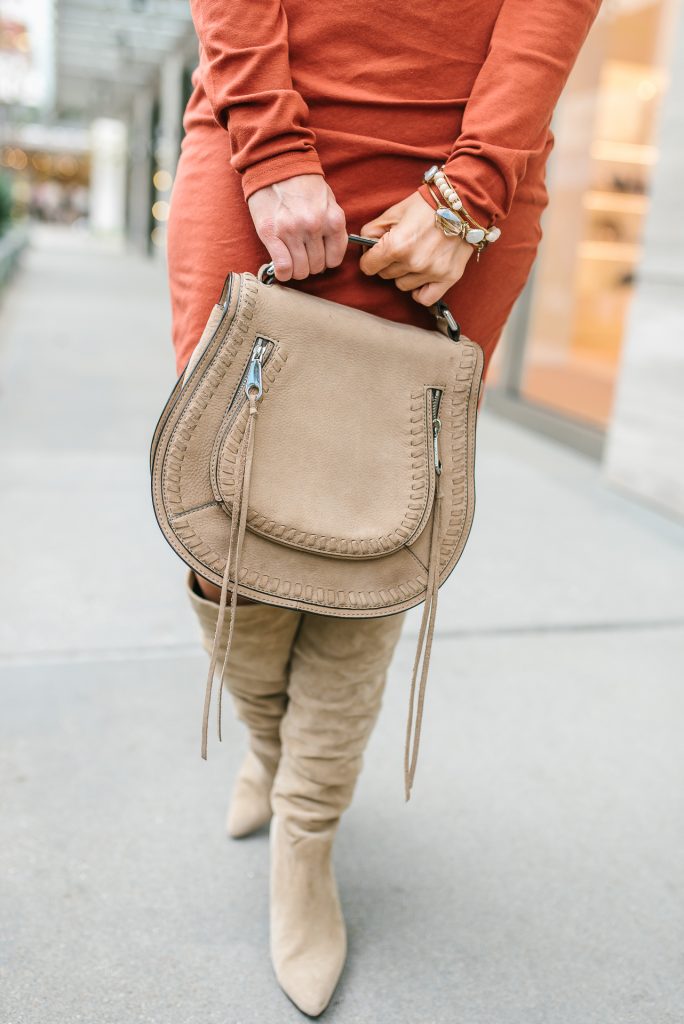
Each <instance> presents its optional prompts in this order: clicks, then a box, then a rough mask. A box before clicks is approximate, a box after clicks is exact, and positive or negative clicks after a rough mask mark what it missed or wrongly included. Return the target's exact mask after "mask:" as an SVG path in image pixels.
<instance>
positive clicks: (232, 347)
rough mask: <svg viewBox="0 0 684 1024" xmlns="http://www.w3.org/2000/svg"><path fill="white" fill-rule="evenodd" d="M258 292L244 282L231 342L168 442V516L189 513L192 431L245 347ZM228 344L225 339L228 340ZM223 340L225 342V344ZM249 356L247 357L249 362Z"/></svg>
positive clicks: (207, 372) (212, 364) (216, 359)
mask: <svg viewBox="0 0 684 1024" xmlns="http://www.w3.org/2000/svg"><path fill="white" fill-rule="evenodd" d="M256 295H257V285H256V281H251V280H249V279H247V280H244V281H243V286H242V288H241V289H240V296H239V299H238V307H237V310H236V312H235V317H234V319H233V321H232V323H231V324H230V327H229V329H228V335H229V336H231V335H232V337H230V341H229V342H228V343H227V344H226V345H225V348H223V350H221V349H219V352H218V354H217V355H216V356H215V357H214V358H213V359H212V361H211V362H210V364H209V366H208V367H207V369H206V370H205V371H204V374H203V375H202V380H201V381H200V382H199V384H197V385H196V386H195V389H194V391H193V395H192V397H191V400H190V401H189V402H188V404H187V406H186V407H185V408H184V409H183V410H182V412H181V414H180V416H179V418H178V422H177V423H176V425H175V427H174V428H173V432H172V434H171V437H170V439H169V442H168V446H167V449H166V455H165V458H164V466H163V471H162V495H163V500H164V504H165V506H166V511H167V515H169V516H174V517H175V516H177V515H178V514H180V513H183V512H185V511H186V510H185V508H184V507H183V501H182V497H181V469H182V466H183V459H184V458H185V453H186V452H187V449H188V445H189V444H190V440H191V437H192V434H193V433H194V431H195V429H196V427H197V425H198V423H199V421H200V418H201V416H202V414H203V412H204V410H205V409H206V407H207V405H208V404H209V402H210V401H211V399H212V398H213V396H214V394H215V393H216V389H217V388H218V386H219V385H220V383H221V381H222V380H223V378H224V377H225V375H226V373H227V372H228V370H229V369H230V368H231V366H232V365H233V363H234V362H235V357H236V356H237V355H238V353H239V351H240V349H241V348H242V346H243V344H244V342H245V339H246V336H247V331H248V329H249V326H250V323H251V321H252V317H253V315H254V306H255V300H256ZM224 343H225V339H224ZM224 343H222V344H224ZM248 358H249V355H247V357H246V361H247V359H248Z"/></svg>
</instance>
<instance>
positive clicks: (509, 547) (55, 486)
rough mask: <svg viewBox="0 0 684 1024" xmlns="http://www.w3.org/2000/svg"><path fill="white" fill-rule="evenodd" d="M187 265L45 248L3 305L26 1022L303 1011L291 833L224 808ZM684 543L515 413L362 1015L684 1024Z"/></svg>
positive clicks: (392, 868) (373, 907)
mask: <svg viewBox="0 0 684 1024" xmlns="http://www.w3.org/2000/svg"><path fill="white" fill-rule="evenodd" d="M168 328H169V325H168V316H167V312H166V295H165V284H164V277H163V272H162V271H161V269H160V267H159V266H156V265H154V264H151V263H148V262H143V261H142V260H140V259H138V258H137V257H133V256H130V255H128V256H126V257H125V258H124V256H123V255H122V254H121V253H120V252H118V251H116V250H114V249H111V248H108V247H106V246H103V245H98V244H95V243H93V242H90V241H88V240H86V239H84V238H82V237H79V236H77V235H68V234H64V233H61V232H46V231H42V232H39V233H38V234H37V235H36V238H35V243H34V247H33V249H32V251H31V252H30V254H29V257H28V259H27V260H26V266H25V269H24V271H23V272H22V274H21V275H20V276H19V277H18V278H17V279H16V281H15V283H14V285H13V286H12V288H11V290H10V293H9V294H8V296H7V298H6V300H5V302H4V306H3V309H2V311H0V382H1V388H2V392H1V395H0V446H1V451H0V473H1V476H0V480H1V485H0V486H1V488H2V499H1V501H2V518H3V536H4V541H5V543H4V545H3V548H2V551H1V553H0V571H1V573H2V580H3V588H2V595H1V597H0V652H1V656H0V702H1V713H0V732H1V735H2V746H1V748H0V750H1V753H0V781H1V784H2V790H3V795H2V815H0V885H1V886H2V915H1V918H0V940H1V943H2V946H1V948H2V953H1V954H0V957H1V959H0V1024H72V1022H77V1021H83V1022H87V1024H99V1022H107V1024H143V1022H144V1024H147V1022H154V1024H272V1022H287V1021H292V1022H296V1021H298V1020H302V1019H303V1018H302V1017H301V1015H299V1014H298V1012H297V1011H296V1010H295V1009H294V1008H293V1007H292V1006H291V1004H290V1003H289V1002H288V1001H287V1000H286V998H285V997H284V996H283V995H282V993H281V992H280V991H279V989H278V988H277V986H276V984H275V982H274V980H273V977H272V973H271V968H270V964H269V961H268V927H267V891H266V890H267V865H268V848H267V847H268V844H267V838H266V836H265V835H261V836H257V837H255V838H253V839H250V840H246V841H243V842H240V843H231V842H229V841H228V840H227V839H225V838H224V835H223V831H222V828H223V814H224V810H225V804H226V798H227V793H228V791H229V788H230V784H231V779H232V776H233V773H234V771H235V768H236V766H237V764H238V762H239V759H240V756H241V751H242V736H241V735H240V733H239V730H238V729H237V727H236V726H234V725H233V726H232V727H230V728H229V729H228V730H227V732H228V736H227V739H226V741H224V744H223V746H222V747H221V748H219V746H218V744H216V743H215V744H214V745H213V750H212V751H211V754H210V759H209V762H208V764H204V763H203V762H201V761H200V758H199V754H198V732H199V719H200V714H201V691H202V688H203V673H204V670H205V658H204V656H203V654H202V652H201V651H200V649H199V646H198V643H197V636H196V630H195V626H194V623H193V622H192V620H191V617H190V614H189V611H188V609H187V607H186V604H185V600H184V596H183V593H182V578H183V570H182V567H181V566H180V564H179V562H178V560H177V559H176V558H175V557H174V555H173V554H172V552H171V551H170V549H168V548H167V546H166V544H165V542H164V541H163V539H162V538H161V535H160V534H158V531H157V528H156V525H155V523H154V519H153V515H152V511H151V507H150V502H149V497H148V471H147V465H146V459H147V445H148V441H149V437H150V435H151V432H152V429H153V426H154V422H155V420H156V416H157V414H158V412H159V411H160V409H161V406H162V404H163V401H164V399H165V397H166V394H167V393H168V390H169V389H170V386H171V384H172V381H173V367H172V359H171V355H170V351H169V342H168ZM683 579H684V528H683V527H682V526H680V525H678V524H676V523H672V522H668V521H667V520H665V519H664V518H661V517H660V516H659V515H658V514H656V513H653V512H651V511H649V510H648V509H645V508H641V507H639V506H637V505H635V504H634V503H632V502H631V501H629V500H627V499H625V498H623V497H621V496H620V495H618V494H615V493H612V492H610V491H608V490H607V489H606V488H605V486H604V485H603V483H602V482H601V480H600V478H599V475H598V470H597V468H596V467H595V466H594V465H593V464H592V463H591V462H588V461H585V460H584V459H583V458H581V457H580V456H576V455H574V454H572V453H570V452H568V451H566V450H564V449H563V448H560V447H558V446H556V445H554V444H552V443H548V442H545V441H543V440H541V439H539V438H536V437H533V436H532V435H529V434H527V433H525V432H523V431H521V430H520V429H518V428H516V427H514V426H512V425H511V424H509V423H506V422H503V421H500V420H497V419H494V418H492V417H489V416H487V414H486V413H485V415H484V416H483V417H482V421H481V429H480V438H479V454H478V509H477V514H476V519H475V526H474V529H473V534H472V537H471V540H470V542H469V545H468V548H467V550H466V552H465V554H464V556H463V559H462V562H461V565H460V566H459V568H458V569H457V571H456V572H455V573H454V576H453V577H452V579H451V581H450V583H449V584H448V586H447V588H446V589H445V590H444V591H443V595H442V598H441V601H440V612H439V620H438V626H439V636H438V641H437V642H436V648H435V652H434V655H433V669H432V673H431V682H430V687H429V694H428V703H427V710H426V720H425V725H424V731H423V745H422V754H421V764H420V766H419V769H418V778H417V781H416V787H415V791H414V797H413V800H412V802H411V803H410V804H409V805H408V806H405V805H404V803H403V798H402V753H403V731H404V723H405V714H406V702H407V682H408V678H409V674H410V667H411V660H412V655H413V648H414V642H415V631H416V620H417V616H416V615H415V614H414V615H413V616H412V618H411V621H410V622H409V624H408V626H407V628H406V631H405V634H404V637H403V639H402V641H401V642H400V645H399V648H398V651H397V656H396V659H395V663H394V666H393V670H392V673H391V679H390V684H389V687H388V693H387V697H386V701H385V707H384V711H383V714H382V716H381V721H380V724H379V726H378V729H377V731H376V733H375V735H374V737H373V741H372V743H371V747H370V750H369V754H368V757H367V767H366V770H365V773H364V776H363V777H362V780H361V783H360V785H359V789H358V794H357V799H356V801H355V803H354V806H353V808H352V810H351V811H350V812H349V813H348V815H347V817H346V819H345V823H344V825H343V828H342V830H341V832H340V836H339V842H338V846H337V865H338V871H339V877H340V883H341V888H342V895H343V900H344V904H345V910H346V915H347V919H348V924H349V933H350V957H349V964H348V967H347V970H346V972H345V975H344V977H343V980H342V982H341V985H340V987H339V990H338V992H337V994H336V996H335V999H334V1002H333V1004H332V1006H331V1008H330V1010H329V1011H328V1013H327V1015H326V1017H325V1019H326V1021H331V1022H335V1024H376V1022H377V1024H385V1022H387V1024H537V1022H538V1024H566V1022H567V1024H594V1022H595V1024H675V1022H676V1024H681V1021H682V1020H683V1019H684V990H683V988H682V983H681V963H682V955H683V954H684V906H683V897H682V882H683V881H684V879H683V873H684V869H683V867H682V847H683V845H684V803H683V801H682V797H681V794H682V782H683V781H684V751H683V749H682V740H681V736H682V711H683V705H684V697H683V694H682V676H683V674H684V673H683V672H682V668H683V666H684V587H683V586H682V581H683Z"/></svg>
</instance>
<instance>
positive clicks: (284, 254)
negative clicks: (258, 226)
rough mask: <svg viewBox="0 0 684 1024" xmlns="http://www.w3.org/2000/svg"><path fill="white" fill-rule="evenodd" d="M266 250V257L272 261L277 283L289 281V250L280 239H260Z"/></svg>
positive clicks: (290, 265) (290, 261)
mask: <svg viewBox="0 0 684 1024" xmlns="http://www.w3.org/2000/svg"><path fill="white" fill-rule="evenodd" d="M262 241H263V243H264V245H265V246H266V248H267V249H268V255H269V256H270V257H271V260H272V261H273V269H274V270H275V276H276V279H277V280H278V281H289V280H290V278H291V277H292V269H293V267H292V257H291V256H290V250H289V249H288V247H287V246H286V245H285V243H284V242H283V241H281V240H280V238H276V237H275V236H274V237H271V238H268V239H265V238H263V239H262Z"/></svg>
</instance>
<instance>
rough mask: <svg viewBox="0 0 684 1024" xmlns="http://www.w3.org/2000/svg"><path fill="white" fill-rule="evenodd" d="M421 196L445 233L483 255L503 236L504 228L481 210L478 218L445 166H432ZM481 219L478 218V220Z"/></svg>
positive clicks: (426, 175) (422, 187) (424, 181)
mask: <svg viewBox="0 0 684 1024" xmlns="http://www.w3.org/2000/svg"><path fill="white" fill-rule="evenodd" d="M418 191H419V194H420V195H421V196H422V198H423V199H424V200H425V201H426V202H427V203H428V205H429V206H430V207H431V209H433V210H434V211H435V225H436V227H438V228H439V229H440V230H441V231H442V232H443V234H445V235H447V236H451V237H457V238H460V239H462V240H463V241H464V242H466V243H467V244H468V245H471V246H472V247H473V248H474V249H475V250H476V252H477V256H478V259H479V257H480V253H481V252H483V251H484V250H485V249H486V248H487V247H488V246H489V245H493V244H494V243H495V242H496V241H498V239H499V238H500V237H501V229H500V228H499V227H497V226H496V225H495V224H493V223H492V222H491V221H490V219H489V218H488V217H483V216H482V214H481V213H480V211H479V210H478V211H477V215H476V214H475V213H474V212H473V209H472V208H470V207H469V206H468V205H467V201H465V200H464V197H463V190H462V188H461V187H459V188H457V187H456V186H455V184H454V183H453V181H452V180H451V179H450V178H449V177H448V176H447V173H446V171H445V169H444V167H438V166H436V165H434V166H432V167H430V169H429V170H428V171H426V172H425V175H424V176H423V184H422V185H421V186H420V188H419V189H418ZM478 218H479V219H478Z"/></svg>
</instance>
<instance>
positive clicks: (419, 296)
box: [412, 281, 451, 306]
mask: <svg viewBox="0 0 684 1024" xmlns="http://www.w3.org/2000/svg"><path fill="white" fill-rule="evenodd" d="M450 287H451V285H450V284H449V283H448V282H445V281H432V282H430V284H424V285H423V286H422V287H420V288H417V289H416V290H415V291H414V292H412V295H413V298H414V299H415V300H416V302H419V303H420V305H421V306H434V304H435V302H437V300H438V299H441V298H442V296H443V295H445V294H446V293H447V292H448V291H449V288H450Z"/></svg>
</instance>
